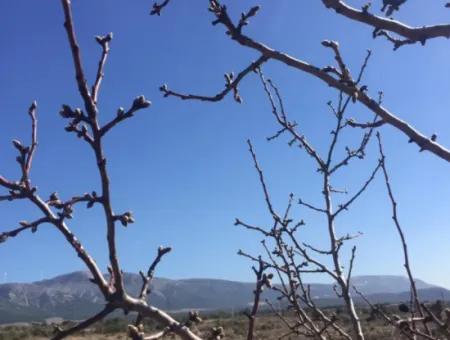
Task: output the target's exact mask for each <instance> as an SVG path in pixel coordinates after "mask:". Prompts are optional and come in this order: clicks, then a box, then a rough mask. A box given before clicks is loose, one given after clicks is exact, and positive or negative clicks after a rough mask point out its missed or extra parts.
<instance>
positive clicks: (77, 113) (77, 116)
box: [59, 104, 88, 138]
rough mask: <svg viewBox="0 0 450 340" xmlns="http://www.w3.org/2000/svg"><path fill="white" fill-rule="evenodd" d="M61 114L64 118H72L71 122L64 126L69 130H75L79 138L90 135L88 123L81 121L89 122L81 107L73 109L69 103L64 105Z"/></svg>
mask: <svg viewBox="0 0 450 340" xmlns="http://www.w3.org/2000/svg"><path fill="white" fill-rule="evenodd" d="M59 115H60V116H61V117H62V118H65V119H70V122H69V123H68V124H67V126H66V127H65V128H64V129H65V130H66V131H67V132H75V133H76V134H77V137H78V138H82V137H83V138H86V137H88V128H87V126H86V124H83V123H81V122H87V121H88V118H87V117H86V115H85V114H84V113H83V111H82V110H81V109H80V108H76V109H75V110H72V109H71V107H70V106H69V105H65V104H64V105H63V106H62V108H61V110H60V111H59Z"/></svg>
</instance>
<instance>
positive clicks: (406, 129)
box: [151, 0, 450, 340]
mask: <svg viewBox="0 0 450 340" xmlns="http://www.w3.org/2000/svg"><path fill="white" fill-rule="evenodd" d="M321 2H322V3H323V4H324V5H325V6H326V7H327V8H330V9H334V10H335V11H336V12H337V13H338V14H340V15H342V16H345V17H346V18H348V19H351V20H355V21H359V22H362V23H364V24H366V25H370V26H372V27H374V32H373V37H374V38H377V37H384V38H386V39H387V40H388V41H389V42H391V43H393V46H394V50H396V49H398V48H400V47H402V46H405V45H410V44H414V43H417V42H420V43H422V45H424V44H425V42H426V41H427V40H428V39H433V38H437V37H447V38H449V37H450V25H434V26H426V27H418V28H414V27H410V26H408V25H406V24H404V23H401V22H398V21H395V20H393V19H391V18H386V17H382V16H377V15H375V14H372V13H371V12H370V4H366V5H364V6H363V7H362V9H361V10H358V9H355V8H352V7H350V6H349V5H347V4H346V3H345V2H344V1H340V0H321ZM405 2H406V1H405V0H384V1H383V7H382V12H384V13H385V15H386V16H390V15H392V14H393V13H395V12H396V11H398V10H400V8H401V6H402V5H403V4H404V3H405ZM169 3H170V1H164V3H161V4H158V3H155V4H154V7H153V10H152V13H151V14H157V15H160V14H161V10H162V9H163V8H164V7H165V6H167V5H168V4H169ZM233 5H234V4H233ZM447 7H449V6H448V5H447ZM259 10H260V7H259V6H255V7H252V8H250V9H249V10H248V11H246V12H243V13H242V14H241V16H240V18H239V19H238V20H233V18H231V17H230V15H229V14H228V10H227V6H226V5H223V4H222V3H221V2H220V1H218V0H210V1H209V11H210V12H211V13H212V14H213V17H214V20H213V22H212V24H213V25H214V26H216V25H220V26H223V27H224V28H225V29H226V34H227V36H228V37H229V38H231V39H232V40H233V41H236V42H237V43H238V44H240V45H241V46H243V47H247V48H250V49H253V50H255V51H257V52H259V53H260V56H259V58H258V59H256V60H255V61H253V62H251V63H250V64H249V65H248V66H247V67H246V68H245V69H243V70H242V71H241V72H239V73H237V74H236V75H234V74H233V73H226V74H225V88H224V89H223V90H222V91H220V92H218V93H217V94H214V95H202V94H190V93H182V92H177V91H174V90H172V89H170V88H169V87H168V86H167V85H162V86H161V87H160V91H161V92H162V93H163V95H164V97H176V98H179V99H182V100H199V101H205V102H218V101H221V100H222V99H223V98H225V96H227V95H228V94H230V93H231V94H232V95H233V98H234V100H235V101H236V102H237V103H242V97H241V94H240V93H239V88H238V86H239V84H240V82H241V81H242V80H243V79H244V78H246V77H247V76H249V75H251V74H252V73H258V74H259V77H260V80H261V82H262V84H263V88H264V91H265V93H266V95H267V97H268V99H269V103H270V105H271V109H272V113H273V115H274V117H275V121H276V122H277V123H278V124H279V126H280V129H279V130H278V131H277V133H276V134H275V135H274V136H272V137H270V138H268V140H274V139H277V138H278V137H280V136H281V135H285V134H288V135H289V136H290V137H289V138H290V141H289V145H290V146H293V145H297V146H299V147H301V148H302V149H303V150H304V151H305V152H306V153H307V154H308V155H309V156H310V157H311V158H312V160H313V161H314V163H315V165H316V168H317V172H319V173H320V174H321V176H322V180H323V181H322V182H323V186H322V188H321V192H322V194H323V198H324V204H323V206H314V205H312V204H309V203H307V202H305V201H304V200H302V199H299V200H298V203H299V204H300V205H302V206H305V207H307V208H309V209H311V210H313V211H315V212H317V213H320V214H323V215H324V216H325V218H326V221H327V223H326V226H327V236H326V237H327V238H328V239H329V242H330V248H329V249H318V248H317V247H315V246H313V245H310V244H308V243H306V241H305V240H303V239H302V236H301V229H302V226H303V225H304V221H303V220H300V221H294V220H293V219H292V218H291V217H290V211H291V210H292V206H293V202H294V195H293V194H291V196H290V197H289V202H288V205H287V208H286V210H285V211H284V212H281V213H280V212H277V211H276V210H275V209H274V204H273V202H272V199H271V197H270V193H269V189H268V186H267V185H266V182H265V179H264V174H263V171H262V168H261V167H260V165H259V163H258V160H257V157H256V153H255V150H254V148H253V145H252V143H251V142H250V141H248V145H249V149H250V153H251V156H252V159H253V161H254V166H255V168H256V170H257V174H258V178H259V181H260V184H261V187H262V189H263V194H264V199H265V202H266V206H267V210H268V212H269V213H270V215H271V216H272V218H273V221H272V222H271V227H262V226H259V225H254V224H251V223H247V222H244V221H242V220H240V219H237V220H236V222H235V224H236V225H240V226H243V227H245V228H247V229H249V230H252V231H256V232H257V233H258V234H260V235H262V236H263V241H262V245H263V248H264V250H265V255H266V257H265V259H264V257H262V256H261V255H256V256H255V255H252V254H248V253H246V252H244V251H242V250H240V251H239V254H240V255H242V256H244V257H247V258H249V259H251V260H252V261H255V262H256V263H259V264H260V267H259V268H262V266H264V265H265V267H266V268H267V269H269V270H272V271H275V272H276V274H277V277H278V279H279V281H280V286H277V285H275V286H274V285H271V289H274V290H276V291H277V292H279V293H280V298H281V299H284V300H286V301H287V305H288V306H289V307H290V308H292V309H293V310H294V313H295V315H296V321H295V322H294V323H290V322H289V320H287V319H286V318H283V317H282V316H281V315H280V314H279V313H276V311H275V309H273V311H274V312H275V313H276V314H277V315H278V316H279V317H280V319H281V320H282V321H283V322H284V323H285V325H286V326H287V328H288V329H289V333H287V334H283V335H281V337H284V336H291V335H297V336H299V335H303V336H305V337H311V338H316V339H334V338H345V339H359V340H362V339H364V338H365V334H364V333H365V332H364V329H363V328H362V325H361V321H360V319H359V316H358V313H357V310H356V308H355V304H354V301H353V297H352V289H351V288H352V286H351V273H352V269H353V266H354V262H355V258H356V246H354V247H353V248H352V249H351V252H350V261H349V263H348V264H347V265H346V266H345V267H346V270H344V265H343V262H342V251H343V249H344V247H343V246H344V244H345V243H346V242H347V241H350V240H353V239H354V238H355V237H357V236H359V235H349V234H344V235H340V236H339V235H337V233H336V227H335V225H336V223H337V217H338V216H340V215H341V214H343V213H345V212H346V211H347V210H349V208H350V206H351V205H352V204H353V203H354V202H355V201H356V200H357V199H358V198H359V197H360V196H361V195H362V194H363V192H364V191H366V189H367V188H368V186H369V185H370V183H371V182H372V181H373V180H374V178H375V176H376V174H377V173H378V172H382V173H383V178H384V180H385V184H386V187H387V190H388V199H389V202H390V203H391V205H392V213H393V215H392V218H393V221H394V225H395V227H396V230H397V232H398V234H399V237H400V240H401V247H402V251H403V255H404V261H405V262H404V266H405V269H406V272H407V275H408V278H409V280H410V285H411V308H410V310H411V316H410V317H409V318H407V319H401V318H399V317H397V316H395V315H394V316H389V315H386V314H383V317H384V318H385V320H386V321H388V322H389V323H390V324H391V325H392V326H393V327H394V328H395V330H396V333H395V334H396V335H394V338H397V336H403V337H406V338H408V339H416V338H424V339H444V338H448V332H449V329H448V326H449V321H450V319H449V318H448V317H447V318H446V317H445V316H441V315H439V316H436V315H434V316H433V315H432V311H430V309H429V308H428V307H427V306H426V305H425V304H423V303H421V302H420V301H419V298H418V293H417V289H416V285H415V282H414V278H413V274H412V269H411V265H410V261H409V254H408V247H407V241H406V237H405V234H404V232H403V229H402V227H401V225H400V223H399V218H398V213H397V202H396V201H395V198H394V194H393V191H392V188H391V184H390V181H389V176H388V172H387V168H386V165H385V155H384V152H383V148H382V143H381V137H380V135H379V134H378V133H377V139H378V145H379V154H380V158H379V160H378V162H377V164H376V165H375V166H374V169H373V171H372V172H371V173H370V174H369V176H368V179H367V181H366V182H365V183H362V185H361V188H360V189H359V190H358V191H356V192H355V193H353V194H352V195H351V196H350V198H348V199H347V200H344V202H343V203H340V204H339V205H338V206H337V208H334V207H333V206H334V205H335V204H334V202H335V201H336V198H335V196H336V195H339V194H341V195H342V194H345V195H347V194H348V192H347V191H346V190H342V189H336V188H334V187H333V186H332V184H331V183H332V178H333V177H334V176H335V175H336V174H337V173H338V172H340V171H344V169H345V167H346V166H347V165H348V164H349V163H350V161H352V160H353V159H358V158H360V159H362V158H364V157H365V151H366V147H367V144H368V143H369V141H370V139H371V137H372V135H373V134H374V132H373V131H374V130H375V129H377V128H380V127H381V126H383V125H385V124H390V125H392V126H394V127H395V128H397V129H398V130H399V131H401V132H402V133H404V134H406V135H407V136H408V137H409V142H410V143H416V144H417V145H418V146H419V147H420V151H424V150H427V151H429V152H432V153H434V154H435V155H436V156H438V157H440V158H442V159H444V160H446V161H450V151H449V150H448V149H446V148H445V147H443V146H442V145H440V144H438V143H437V136H436V135H432V136H431V137H427V136H425V135H423V134H422V133H420V132H419V131H417V130H416V129H415V128H414V127H412V126H411V125H410V124H408V123H407V122H405V121H403V120H401V119H400V118H398V117H397V116H396V115H395V114H394V113H392V112H390V111H389V110H388V109H386V108H385V107H384V106H383V103H382V100H381V99H382V97H381V94H379V97H378V98H377V99H374V98H372V97H370V96H369V94H368V86H367V85H365V84H363V83H361V79H362V75H363V73H364V70H365V68H366V66H367V62H368V60H369V58H370V54H371V52H370V51H369V52H368V54H367V58H366V60H365V61H364V63H363V65H362V67H361V69H360V70H359V72H357V73H356V74H354V73H352V72H351V70H350V68H349V67H348V66H347V64H346V62H345V59H344V57H343V55H342V54H341V52H340V49H339V44H338V43H337V42H335V41H329V40H325V41H322V45H323V46H324V47H325V48H327V49H329V50H330V51H331V52H332V54H333V56H334V59H335V61H336V65H335V66H334V65H332V66H325V67H318V66H315V65H312V64H310V63H308V62H305V61H303V60H301V59H298V58H296V57H293V56H290V55H288V54H286V53H284V52H282V51H278V50H276V49H275V48H272V47H270V46H267V45H265V44H264V43H263V42H260V41H257V40H255V39H253V38H251V37H250V36H248V35H246V34H245V33H244V29H245V27H246V26H247V25H248V24H249V19H250V18H253V17H255V16H256V14H257V13H258V11H259ZM272 60H273V61H278V62H281V63H282V64H284V65H286V66H287V67H289V68H292V69H293V71H301V72H306V73H308V74H310V75H312V76H313V77H315V78H318V79H320V80H321V81H323V82H325V83H326V84H327V85H328V86H330V87H332V88H335V89H336V90H338V93H339V95H338V101H337V105H333V103H331V102H329V106H330V109H331V111H332V113H333V115H334V117H335V119H336V128H335V129H334V130H333V131H331V134H332V138H331V141H330V144H329V148H328V150H327V151H326V152H325V154H324V155H321V154H319V153H318V152H317V151H316V149H315V148H314V146H313V145H312V144H311V143H310V142H309V140H308V138H307V137H305V136H304V135H303V134H302V133H301V131H298V124H297V122H296V121H294V120H291V119H290V118H288V115H287V113H286V112H285V109H284V104H283V100H282V98H281V95H280V91H279V90H278V88H277V87H276V86H275V85H274V83H273V82H272V81H270V80H268V79H266V78H265V77H264V75H263V73H262V67H263V66H264V64H266V63H268V62H270V61H272ZM352 102H353V103H355V102H360V103H362V104H363V105H364V106H365V107H366V108H367V109H368V110H369V111H371V112H373V113H374V119H373V120H372V121H369V122H358V121H355V120H354V119H350V118H349V117H345V112H346V110H347V108H348V106H349V104H351V103H352ZM349 128H360V129H363V130H365V132H364V133H363V134H362V138H361V143H360V144H359V145H358V146H356V147H354V148H350V147H347V148H346V153H347V155H346V156H345V157H344V158H342V159H337V160H335V159H334V158H335V155H336V145H337V142H338V140H340V139H342V135H343V131H345V130H347V129H349ZM323 257H329V258H331V263H332V265H331V266H329V265H328V264H327V262H324V261H322V260H321V259H322V258H323ZM254 270H255V273H256V274H257V276H258V271H257V270H256V269H254ZM306 273H308V274H311V273H316V274H325V275H327V276H329V277H330V278H332V280H333V281H334V282H335V283H336V291H335V292H336V295H337V296H338V297H339V298H341V299H342V300H343V301H344V304H345V305H346V307H347V313H348V315H349V316H350V320H351V329H347V328H346V325H343V324H342V323H341V322H339V320H338V319H337V318H336V316H335V315H332V316H330V315H327V314H326V313H324V312H323V311H322V310H321V309H320V308H319V307H318V306H317V305H316V304H315V301H314V299H313V298H312V297H311V292H310V287H309V286H308V285H307V284H306V283H305V281H304V274H306ZM261 275H262V274H259V276H260V277H261ZM259 293H260V292H259V290H255V300H257V299H259ZM356 293H357V294H358V295H360V296H361V297H362V298H363V299H365V300H366V301H367V303H369V305H370V306H371V307H372V309H373V310H374V311H375V312H377V313H379V312H380V311H378V310H376V308H375V306H373V305H372V304H371V303H370V301H369V300H367V299H366V298H365V297H364V295H362V294H361V292H359V291H356ZM268 303H269V305H271V304H270V302H268ZM312 314H314V315H315V316H316V317H315V318H313V317H312ZM249 317H250V325H251V326H252V329H253V327H254V317H255V314H254V313H253V314H252V315H250V316H249ZM440 334H442V335H440ZM441 336H442V337H441ZM249 339H251V337H249Z"/></svg>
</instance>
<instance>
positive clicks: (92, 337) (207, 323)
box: [0, 306, 407, 340]
mask: <svg viewBox="0 0 450 340" xmlns="http://www.w3.org/2000/svg"><path fill="white" fill-rule="evenodd" d="M386 311H389V312H391V313H392V312H395V313H397V314H398V315H401V316H404V317H406V316H407V314H404V313H401V312H399V311H398V308H397V307H396V306H390V307H386ZM327 312H328V313H330V314H331V313H334V314H335V315H337V317H338V318H339V319H340V320H341V321H343V322H345V323H346V324H348V321H349V320H348V316H346V315H345V313H343V312H342V310H341V308H337V309H334V308H333V309H328V311H327ZM402 314H403V315H402ZM360 315H361V319H362V320H363V325H364V329H365V330H366V334H367V337H366V339H368V340H388V339H389V340H392V339H393V337H392V327H391V326H389V325H388V324H387V323H386V322H385V321H384V320H383V319H382V318H381V316H375V317H374V315H373V314H372V313H371V311H370V309H362V310H361V311H360ZM286 318H287V320H288V321H289V320H292V322H294V321H295V320H294V318H292V317H290V316H288V315H287V316H286ZM180 319H182V318H180ZM127 323H128V322H127V320H126V319H124V318H112V319H108V320H106V321H103V322H101V323H99V324H97V325H96V326H95V327H92V328H90V329H88V330H86V331H84V332H82V333H80V334H77V335H76V336H73V337H69V338H70V339H73V340H113V339H116V340H119V339H129V338H128V337H127V335H126V334H125V333H124V329H126V327H127ZM69 325H70V322H67V323H66V324H65V326H69ZM348 326H350V325H349V324H348ZM213 327H223V329H224V330H225V338H224V339H230V340H245V339H247V329H248V319H247V317H246V316H245V315H243V314H239V315H235V316H233V317H232V316H231V315H229V314H215V315H209V316H206V317H205V318H204V321H203V322H202V323H201V324H200V325H199V326H192V329H193V330H194V331H196V333H197V334H200V335H201V336H205V337H206V336H207V335H208V334H209V332H210V329H211V328H213ZM146 329H148V330H150V329H153V330H157V329H158V328H157V327H155V325H154V324H152V323H147V324H146ZM52 331H53V328H52V326H47V325H32V326H31V325H30V326H3V327H0V340H19V339H20V340H23V339H33V340H44V339H48V338H49V337H50V336H51V335H52ZM287 332H288V329H287V327H286V326H285V325H284V323H283V322H282V321H281V320H280V319H279V318H278V317H277V316H274V315H269V314H264V315H262V316H259V317H258V319H257V326H256V337H255V339H258V340H274V339H279V338H280V337H281V336H282V335H283V334H286V333H287ZM148 334H150V332H148ZM164 339H172V340H175V339H176V340H178V339H180V338H179V337H178V336H175V335H169V336H167V337H165V338H164ZM283 339H285V340H289V339H296V340H303V339H310V338H305V337H302V336H301V335H295V336H294V335H291V336H286V337H283ZM336 339H338V337H336Z"/></svg>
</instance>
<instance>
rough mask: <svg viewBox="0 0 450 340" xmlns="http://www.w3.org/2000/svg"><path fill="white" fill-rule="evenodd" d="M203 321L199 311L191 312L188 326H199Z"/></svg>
mask: <svg viewBox="0 0 450 340" xmlns="http://www.w3.org/2000/svg"><path fill="white" fill-rule="evenodd" d="M202 321H203V319H202V318H201V317H200V314H199V313H198V312H197V311H190V312H189V315H188V321H187V325H188V326H190V325H191V324H199V323H201V322H202Z"/></svg>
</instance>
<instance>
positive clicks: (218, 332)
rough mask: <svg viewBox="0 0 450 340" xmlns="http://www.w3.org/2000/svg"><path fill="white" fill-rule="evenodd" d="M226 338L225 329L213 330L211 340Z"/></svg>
mask: <svg viewBox="0 0 450 340" xmlns="http://www.w3.org/2000/svg"><path fill="white" fill-rule="evenodd" d="M224 337H225V332H224V330H223V327H214V328H212V329H211V336H210V337H209V339H211V340H220V339H223V338H224Z"/></svg>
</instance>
